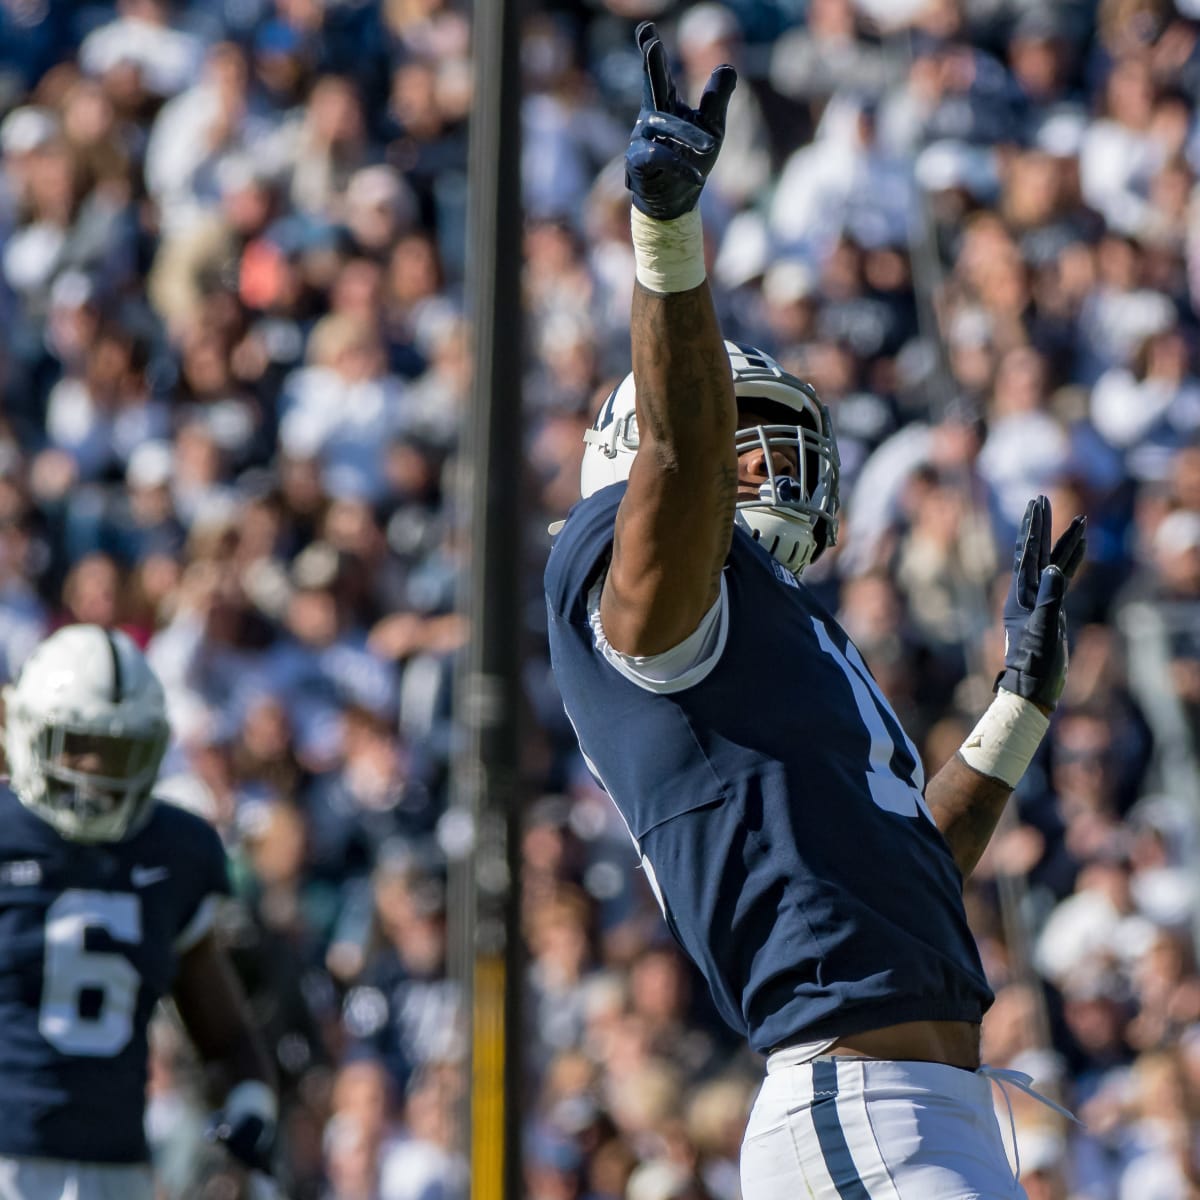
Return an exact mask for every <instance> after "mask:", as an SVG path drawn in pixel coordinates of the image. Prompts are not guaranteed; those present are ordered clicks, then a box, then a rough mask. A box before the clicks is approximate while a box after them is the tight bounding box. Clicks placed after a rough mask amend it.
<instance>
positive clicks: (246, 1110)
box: [222, 1079, 279, 1125]
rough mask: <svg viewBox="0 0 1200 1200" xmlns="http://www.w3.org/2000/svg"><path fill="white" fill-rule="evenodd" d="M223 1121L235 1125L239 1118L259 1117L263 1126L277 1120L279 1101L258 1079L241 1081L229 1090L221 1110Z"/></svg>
mask: <svg viewBox="0 0 1200 1200" xmlns="http://www.w3.org/2000/svg"><path fill="white" fill-rule="evenodd" d="M222 1112H223V1113H224V1115H225V1120H226V1121H228V1122H229V1124H231V1125H232V1124H235V1123H236V1122H237V1121H238V1120H239V1119H240V1118H241V1117H260V1118H261V1119H262V1121H263V1124H265V1125H274V1124H275V1123H276V1122H277V1121H278V1120H279V1101H278V1100H276V1098H275V1093H274V1092H273V1091H272V1090H271V1089H270V1088H269V1087H268V1086H267V1085H266V1084H265V1083H263V1082H262V1081H261V1080H259V1079H243V1080H242V1082H241V1083H238V1084H235V1085H234V1086H233V1087H231V1088H230V1089H229V1094H228V1095H227V1096H226V1097H225V1105H224V1107H223V1109H222Z"/></svg>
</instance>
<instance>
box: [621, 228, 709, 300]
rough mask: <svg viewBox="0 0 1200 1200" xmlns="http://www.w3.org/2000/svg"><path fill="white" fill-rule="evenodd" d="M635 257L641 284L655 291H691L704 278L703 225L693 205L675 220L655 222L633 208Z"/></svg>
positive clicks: (664, 293) (666, 292) (663, 293)
mask: <svg viewBox="0 0 1200 1200" xmlns="http://www.w3.org/2000/svg"><path fill="white" fill-rule="evenodd" d="M631 224H632V229H633V257H634V260H635V262H636V263H637V278H638V283H640V284H641V285H642V287H644V288H649V290H650V291H652V292H659V293H660V294H662V295H669V294H670V293H671V292H690V291H691V290H692V288H695V287H699V286H700V285H701V284H702V283H703V282H704V280H705V277H706V274H707V272H706V271H705V269H704V227H703V225H702V224H701V223H700V210H699V209H698V208H693V209H692V211H691V212H686V213H684V214H683V216H682V217H676V218H675V219H674V220H672V221H656V220H655V219H654V218H653V217H648V216H646V214H645V213H644V212H642V211H641V209H639V208H637V207H634V208H633V219H632V222H631Z"/></svg>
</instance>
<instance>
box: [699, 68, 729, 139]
mask: <svg viewBox="0 0 1200 1200" xmlns="http://www.w3.org/2000/svg"><path fill="white" fill-rule="evenodd" d="M735 87H737V72H736V71H735V70H734V69H733V68H732V67H731V66H730V65H729V64H728V63H725V64H723V65H722V66H719V67H718V68H717V69H716V70H715V71H714V72H713V73H712V74H711V75H710V76H709V77H708V83H706V84H705V85H704V93H703V95H702V96H701V97H700V107H699V108H698V109H697V112H698V113H699V114H700V120H701V121H702V122H703V123H704V126H705V128H706V129H711V130H712V132H713V133H715V134H717V135H720V134H722V133H724V132H725V113H726V111H727V110H728V108H729V97H730V96H732V95H733V89H734V88H735Z"/></svg>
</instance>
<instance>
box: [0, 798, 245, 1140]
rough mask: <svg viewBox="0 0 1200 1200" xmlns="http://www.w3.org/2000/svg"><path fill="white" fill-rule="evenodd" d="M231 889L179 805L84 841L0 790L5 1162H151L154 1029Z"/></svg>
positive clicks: (205, 828)
mask: <svg viewBox="0 0 1200 1200" xmlns="http://www.w3.org/2000/svg"><path fill="white" fill-rule="evenodd" d="M228 888H229V884H228V880H227V875H226V864H225V852H224V849H223V848H222V846H221V842H220V839H219V838H218V837H217V834H216V832H215V831H214V830H213V829H212V827H211V826H209V825H208V824H207V823H206V822H205V821H203V820H201V819H200V818H199V817H196V816H193V815H192V814H191V813H187V812H184V810H183V809H180V808H176V807H174V806H173V805H170V804H159V805H157V806H156V807H155V808H154V809H153V810H152V811H151V813H150V816H149V818H148V819H147V820H146V822H145V823H144V824H143V825H142V826H141V828H140V829H138V830H137V831H136V832H135V833H133V834H131V835H130V836H129V838H127V839H126V840H125V841H122V842H106V843H103V844H99V845H83V844H80V843H78V842H69V841H66V840H65V839H63V838H62V837H60V836H59V835H58V834H57V833H56V832H55V831H54V829H52V828H51V827H50V826H49V825H48V824H47V823H46V822H45V821H43V820H41V818H39V817H37V816H35V815H34V814H33V813H32V812H30V811H29V810H28V809H27V808H25V807H24V806H23V805H22V804H21V802H20V801H19V800H18V799H17V797H16V796H15V795H14V794H13V792H12V791H11V790H10V789H9V788H8V787H7V786H0V1154H3V1155H19V1156H30V1157H36V1158H54V1159H68V1160H73V1161H79V1162H98V1163H132V1162H143V1161H145V1160H146V1158H147V1157H148V1155H147V1150H146V1142H145V1137H144V1134H143V1130H142V1120H143V1113H144V1108H145V1092H146V1058H147V1052H148V1048H147V1040H146V1027H147V1024H148V1023H149V1020H150V1016H151V1013H152V1012H153V1010H154V1005H155V1003H156V1002H157V1001H158V1000H159V999H160V998H161V997H162V996H164V995H166V994H167V993H168V992H169V991H170V988H171V985H172V982H173V980H174V976H175V970H176V966H177V963H178V958H179V954H180V953H181V952H183V951H185V950H187V949H189V948H190V947H191V946H192V945H194V944H195V942H196V941H197V940H198V939H199V937H200V936H202V934H203V933H204V931H205V930H206V929H207V928H208V926H209V925H210V923H211V920H212V913H213V907H214V905H215V900H216V897H217V896H218V895H220V894H222V893H226V892H228Z"/></svg>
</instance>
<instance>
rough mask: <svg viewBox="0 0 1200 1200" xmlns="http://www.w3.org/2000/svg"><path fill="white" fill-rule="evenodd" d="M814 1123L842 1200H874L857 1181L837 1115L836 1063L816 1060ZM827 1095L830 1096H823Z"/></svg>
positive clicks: (852, 1161) (859, 1181)
mask: <svg viewBox="0 0 1200 1200" xmlns="http://www.w3.org/2000/svg"><path fill="white" fill-rule="evenodd" d="M812 1086H813V1104H812V1122H813V1128H814V1129H815V1130H816V1131H817V1142H818V1144H819V1145H820V1147H821V1155H822V1157H823V1158H824V1159H825V1166H826V1167H827V1168H828V1169H829V1177H830V1178H831V1179H832V1180H833V1185H834V1187H836V1188H837V1191H838V1195H839V1196H841V1197H842V1200H871V1193H870V1192H868V1191H867V1188H866V1185H865V1184H864V1183H863V1181H862V1180H861V1179H860V1178H859V1177H858V1170H857V1168H856V1167H855V1165H854V1159H853V1158H851V1157H850V1147H849V1146H848V1145H847V1143H846V1134H845V1132H844V1131H843V1129H842V1123H841V1121H839V1120H838V1114H837V1091H838V1078H837V1063H832V1062H822V1061H821V1060H820V1059H817V1060H816V1061H815V1062H814V1063H813V1067H812ZM824 1093H828V1094H824Z"/></svg>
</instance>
